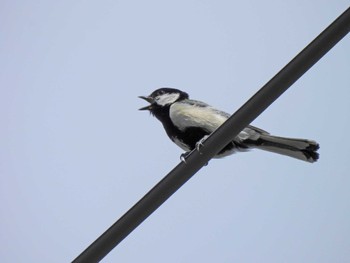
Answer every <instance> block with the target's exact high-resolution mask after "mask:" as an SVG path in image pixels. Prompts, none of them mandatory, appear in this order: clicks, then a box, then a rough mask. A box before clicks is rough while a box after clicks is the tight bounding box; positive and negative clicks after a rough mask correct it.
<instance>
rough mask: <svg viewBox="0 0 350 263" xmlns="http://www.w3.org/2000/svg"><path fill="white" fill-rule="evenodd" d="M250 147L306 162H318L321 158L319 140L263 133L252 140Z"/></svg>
mask: <svg viewBox="0 0 350 263" xmlns="http://www.w3.org/2000/svg"><path fill="white" fill-rule="evenodd" d="M249 146H250V147H254V148H257V149H261V150H265V151H269V152H274V153H278V154H282V155H286V156H289V157H293V158H296V159H299V160H303V161H306V162H310V163H313V162H316V161H317V160H318V158H319V154H318V153H317V150H318V149H319V145H318V143H317V142H315V141H312V140H306V139H294V138H284V137H278V136H273V135H269V134H261V135H260V137H259V139H257V140H255V141H250V143H249Z"/></svg>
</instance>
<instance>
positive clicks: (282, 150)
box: [139, 88, 319, 163]
mask: <svg viewBox="0 0 350 263" xmlns="http://www.w3.org/2000/svg"><path fill="white" fill-rule="evenodd" d="M139 98H141V99H144V100H146V101H147V102H149V103H150V105H148V106H146V107H143V108H140V110H149V111H150V113H151V114H152V115H154V116H155V117H156V118H157V119H158V120H159V121H160V122H161V123H162V124H163V126H164V129H165V131H166V133H167V135H168V136H169V138H170V139H171V140H172V141H173V142H174V143H175V144H176V145H178V146H179V147H180V148H182V149H183V150H185V151H186V153H188V152H190V151H192V150H193V149H195V148H198V146H199V145H201V144H202V142H203V141H204V140H205V138H206V137H207V136H209V135H210V134H211V133H212V132H213V131H215V130H216V129H217V128H218V127H219V126H220V125H221V124H223V123H224V122H225V121H226V120H227V119H228V118H229V117H230V114H228V113H226V112H223V111H220V110H217V109H215V108H213V107H212V106H210V105H208V104H206V103H204V102H201V101H196V100H191V99H189V96H188V94H187V93H186V92H183V91H181V90H178V89H173V88H160V89H157V90H155V91H153V92H152V93H151V95H149V96H139ZM252 148H256V149H261V150H265V151H269V152H274V153H278V154H282V155H286V156H289V157H293V158H296V159H299V160H303V161H306V162H310V163H313V162H316V161H317V159H318V158H319V154H318V153H317V150H318V149H319V145H318V143H316V142H315V141H312V140H306V139H294V138H284V137H278V136H273V135H271V134H269V133H268V132H266V131H264V130H262V129H259V128H257V127H254V126H251V125H248V126H247V127H246V128H244V129H243V131H241V132H240V133H239V134H238V135H237V136H236V138H235V139H234V140H233V141H232V142H230V143H229V144H227V145H226V146H225V147H224V148H223V149H222V150H221V151H220V152H219V153H218V154H217V155H216V156H215V158H221V157H224V156H227V155H231V154H233V153H235V152H242V151H247V150H250V149H252ZM186 153H185V154H184V155H182V156H186Z"/></svg>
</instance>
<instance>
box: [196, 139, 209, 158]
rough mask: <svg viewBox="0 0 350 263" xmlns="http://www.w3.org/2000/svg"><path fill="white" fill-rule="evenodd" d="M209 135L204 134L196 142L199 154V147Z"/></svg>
mask: <svg viewBox="0 0 350 263" xmlns="http://www.w3.org/2000/svg"><path fill="white" fill-rule="evenodd" d="M208 137H209V135H205V136H204V137H203V138H202V139H200V140H199V141H198V142H197V143H196V150H197V151H198V152H199V153H200V154H201V150H200V149H201V148H202V147H203V142H204V141H205V140H206V139H207V138H208Z"/></svg>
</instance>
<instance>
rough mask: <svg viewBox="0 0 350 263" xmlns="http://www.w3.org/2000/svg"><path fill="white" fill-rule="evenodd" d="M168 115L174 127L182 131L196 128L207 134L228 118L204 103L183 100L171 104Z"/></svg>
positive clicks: (223, 113)
mask: <svg viewBox="0 0 350 263" xmlns="http://www.w3.org/2000/svg"><path fill="white" fill-rule="evenodd" d="M169 114H170V119H171V120H172V122H173V123H174V125H175V126H176V127H177V128H179V129H180V130H182V131H184V130H185V129H186V128H188V127H198V128H202V129H204V130H206V131H208V133H212V132H213V131H214V130H216V129H217V128H218V127H219V126H220V125H221V124H223V123H224V122H225V121H226V120H227V119H228V117H229V116H230V115H229V114H227V113H225V112H222V111H219V110H217V109H215V108H213V107H211V106H209V105H208V104H206V103H204V102H200V101H195V100H185V101H180V102H176V103H174V104H172V105H171V106H170V113H169Z"/></svg>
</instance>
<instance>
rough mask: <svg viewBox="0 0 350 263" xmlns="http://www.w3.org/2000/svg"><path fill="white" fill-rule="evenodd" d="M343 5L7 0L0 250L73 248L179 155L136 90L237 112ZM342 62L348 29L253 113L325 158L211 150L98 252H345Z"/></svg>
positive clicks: (147, 255) (222, 258)
mask: <svg viewBox="0 0 350 263" xmlns="http://www.w3.org/2000/svg"><path fill="white" fill-rule="evenodd" d="M348 6H349V2H348V1H346V0H335V1H334V0H327V1H326V0H317V1H316V0H309V1H305V0H303V1H301V0H298V1H291V0H286V1H272V0H267V1H223V0H222V1H199V0H187V1H183V0H180V1H153V0H150V1H65V0H64V1H6V0H5V1H2V2H1V8H0V39H1V41H0V68H1V71H0V121H1V123H2V125H1V128H0V138H1V139H0V198H1V200H2V205H1V208H0V213H1V221H0V232H1V236H0V245H1V250H0V261H1V262H53V263H55V262H69V261H71V260H72V259H74V258H75V257H76V256H77V255H78V254H79V253H81V252H82V251H83V250H84V249H85V248H86V247H87V246H88V245H90V244H91V242H93V241H94V240H95V239H96V238H97V237H98V236H99V235H100V234H101V233H103V232H104V231H105V230H106V229H107V228H108V227H109V226H110V225H111V224H112V223H114V222H115V221H116V220H117V219H118V218H119V217H120V216H121V215H123V214H124V213H125V212H126V211H127V210H128V209H129V208H130V207H131V206H132V205H133V204H134V203H135V202H136V201H138V200H139V199H140V198H141V197H142V196H143V195H144V194H145V193H146V192H147V191H148V190H149V189H150V188H151V187H153V186H154V185H155V184H156V183H157V182H158V181H159V180H160V179H161V178H163V176H164V175H165V174H166V173H167V172H168V171H170V170H171V169H172V168H173V167H174V166H175V165H176V164H177V163H178V162H179V156H180V154H181V153H182V150H181V149H180V148H177V146H175V145H174V144H172V143H171V142H170V140H169V139H168V138H167V136H166V135H165V132H164V131H163V128H162V126H161V124H160V123H159V122H158V121H157V120H156V119H155V118H153V117H151V116H149V114H146V113H145V112H139V111H138V110H137V109H138V108H140V107H142V106H144V105H145V102H144V101H141V100H139V99H138V98H137V96H139V95H148V94H149V93H150V92H152V91H153V90H154V89H156V88H159V87H162V86H169V87H174V88H178V89H182V90H185V91H187V92H188V93H189V94H190V96H191V98H193V99H198V100H203V101H206V102H208V103H210V104H212V105H213V106H216V107H217V108H220V109H222V110H225V111H227V112H234V111H235V110H236V109H237V108H238V107H240V106H241V105H242V104H243V103H244V102H245V101H246V100H247V99H248V98H249V97H250V96H252V95H253V94H254V93H255V92H256V91H257V90H258V89H259V88H260V87H261V86H262V85H263V84H265V83H266V82H267V81H268V80H269V79H270V78H271V77H273V75H274V74H276V73H277V71H278V70H280V69H281V68H282V67H283V66H284V65H285V64H286V63H287V62H289V61H290V60H291V59H292V58H293V57H294V56H295V55H296V54H297V53H298V52H299V51H300V50H301V49H302V48H304V47H305V45H307V44H308V43H309V42H310V41H311V40H312V39H314V37H316V36H317V35H318V34H319V33H320V32H321V31H322V30H323V29H324V28H325V27H326V26H328V25H329V24H330V23H331V22H332V21H333V20H334V19H335V18H336V17H337V16H339V15H340V14H341V13H342V12H343V11H345V10H346V8H348ZM349 72H350V39H349V36H347V37H345V38H344V39H343V40H342V41H341V42H340V43H339V44H338V45H337V46H335V48H333V49H332V50H331V52H329V53H328V54H327V55H326V56H325V57H324V58H323V59H322V60H321V61H320V62H319V63H318V64H317V65H315V66H314V67H313V68H312V69H311V70H310V71H309V72H307V73H306V74H305V75H304V76H303V77H302V78H301V79H300V80H299V81H298V82H297V83H295V85H293V86H292V87H291V89H290V90H289V91H287V92H286V93H285V94H284V95H283V96H282V97H281V98H280V99H279V100H278V101H277V102H275V103H274V104H273V105H272V106H271V107H270V108H269V109H268V110H266V111H265V112H264V113H263V114H262V115H261V116H260V117H259V118H258V119H257V120H256V121H255V122H254V125H256V126H258V127H261V128H263V129H265V130H267V131H269V132H271V133H273V134H276V135H281V136H290V137H302V138H309V139H314V140H317V141H318V142H319V143H320V145H321V149H320V154H321V158H320V160H319V162H318V163H315V164H308V163H304V162H301V161H298V160H294V159H291V158H287V157H283V156H278V155H274V154H272V153H266V152H262V151H252V152H249V153H242V154H237V155H235V156H230V157H227V158H225V159H223V160H214V161H211V162H210V164H209V165H208V166H206V167H204V168H203V169H202V170H201V171H200V172H199V173H197V174H196V175H195V176H194V177H193V178H192V179H191V180H190V181H189V182H188V183H187V184H186V185H185V186H184V187H183V188H181V189H180V190H179V191H178V192H177V193H175V194H174V195H173V196H172V197H171V198H170V199H169V200H168V201H167V202H166V203H165V204H164V205H163V206H162V207H161V208H160V209H158V210H157V211H156V212H155V213H154V214H153V215H151V216H150V217H149V218H148V219H147V220H146V221H145V222H144V223H143V224H142V225H141V226H140V227H139V228H137V229H136V230H135V231H134V232H133V233H132V234H131V235H129V236H128V237H127V238H126V239H125V240H124V241H123V242H122V243H121V244H120V245H119V246H118V247H117V248H116V249H114V250H113V251H112V252H111V253H110V254H109V255H108V256H107V257H106V258H105V259H104V261H103V262H126V263H129V262H130V263H131V262H167V263H175V262H176V263H178V262H248V263H250V262H252V263H253V262H269V263H274V262H276V263H277V262H288V263H289V262H290V263H295V262H318V263H323V262H344V263H345V262H350V249H349V247H350V191H349V189H350V173H349V171H348V170H349V169H348V168H349V156H350V155H349V149H350V142H349V136H348V134H349V130H350V117H349V116H350V103H349V100H350V91H349V87H350V86H349V85H350V74H349Z"/></svg>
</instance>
